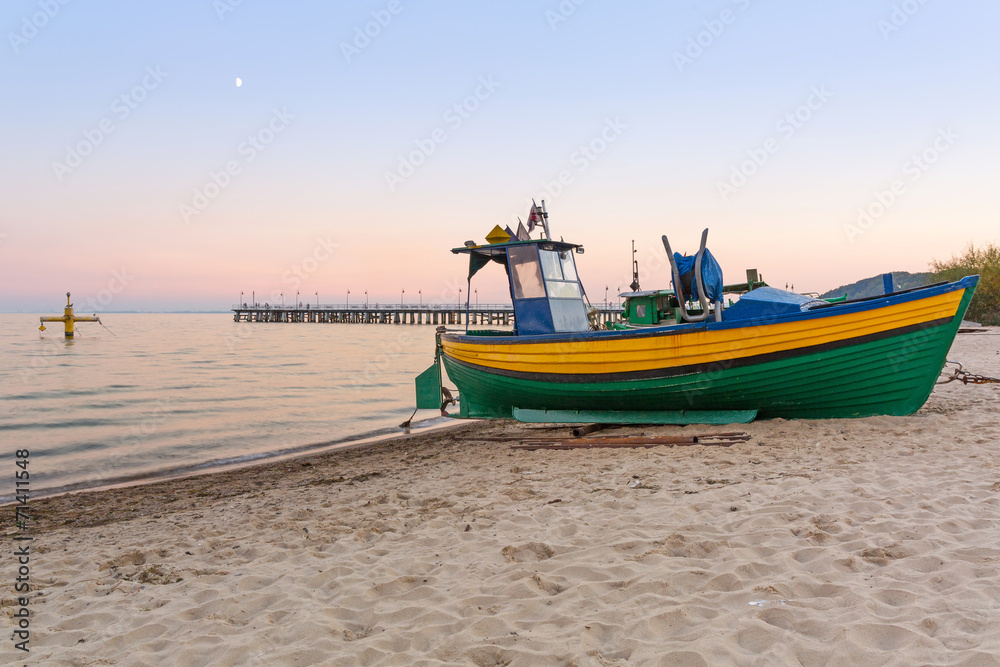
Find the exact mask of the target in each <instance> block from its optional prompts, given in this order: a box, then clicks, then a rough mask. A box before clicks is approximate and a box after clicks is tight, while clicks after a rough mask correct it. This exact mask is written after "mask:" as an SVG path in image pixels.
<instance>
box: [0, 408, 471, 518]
mask: <svg viewBox="0 0 1000 667" xmlns="http://www.w3.org/2000/svg"><path fill="white" fill-rule="evenodd" d="M479 423H480V422H479V421H464V420H455V421H454V422H446V423H443V424H436V425H434V426H431V427H428V428H426V429H423V430H422V431H421V432H419V433H410V434H406V433H400V434H396V435H391V436H375V437H372V438H365V439H362V440H359V441H350V442H346V443H340V444H336V445H331V446H329V447H325V448H322V449H320V450H318V451H314V450H311V449H310V450H309V451H306V452H295V453H289V454H285V455H280V456H279V457H277V458H268V459H267V460H266V461H262V462H257V463H254V462H250V463H242V464H240V463H234V464H232V465H230V466H222V467H219V468H211V469H209V470H205V471H203V472H195V473H191V474H184V475H176V476H166V477H156V478H151V479H148V480H136V481H127V482H121V483H116V484H110V485H105V486H99V487H94V488H88V489H79V490H74V491H63V492H59V493H54V494H51V495H44V496H38V497H32V498H31V499H30V501H29V503H30V506H31V508H32V514H33V515H34V517H35V518H34V519H33V526H32V531H33V532H36V533H38V532H45V531H47V530H52V529H54V528H56V527H64V526H71V527H76V526H91V527H92V526H102V525H105V524H108V523H118V522H121V521H130V520H132V519H137V518H141V517H149V516H157V517H158V516H159V515H162V514H165V513H166V514H169V513H174V512H178V511H183V510H186V509H190V507H191V506H193V505H196V504H199V503H203V502H204V500H200V501H196V502H194V503H185V502H183V500H184V499H181V498H178V499H176V500H165V501H164V499H165V497H164V496H159V495H157V494H159V493H162V492H165V491H168V490H175V491H177V492H180V493H185V492H186V493H188V494H189V495H195V496H196V497H197V498H201V499H206V498H207V499H209V501H213V500H219V499H222V498H228V497H232V496H237V495H241V494H245V493H250V492H251V491H252V490H253V489H260V488H267V489H273V488H277V487H278V486H279V484H286V483H289V482H291V483H294V482H295V479H294V476H293V478H292V479H291V480H289V479H285V478H284V477H285V475H287V474H288V473H289V472H294V471H296V470H302V469H308V468H311V467H314V466H316V467H317V469H318V470H325V469H326V467H334V466H336V465H337V463H339V462H340V456H341V455H344V454H347V453H349V452H356V453H359V454H360V453H361V452H365V453H367V452H378V451H384V450H385V449H387V448H392V446H393V444H394V443H397V442H401V441H405V442H408V443H411V444H413V445H414V446H421V445H423V444H425V442H430V443H435V444H436V443H438V442H439V441H440V440H442V436H441V434H443V433H447V434H449V435H451V434H453V432H455V431H464V430H475V426H476V425H477V424H479ZM347 458H348V459H350V458H352V457H347ZM301 461H306V462H307V463H301ZM344 481H348V482H351V481H354V480H351V479H347V480H344ZM255 484H262V485H264V486H261V487H254V486H253V485H255ZM211 488H215V489H217V491H216V492H215V493H213V492H211V491H209V489H211ZM147 496H149V497H147ZM90 500H99V501H100V502H101V504H102V514H103V516H102V517H100V518H98V519H96V520H92V521H75V520H71V519H67V518H66V516H65V515H69V516H70V517H76V516H78V510H79V508H81V506H89V505H88V501H90ZM161 501H164V502H161ZM175 503H176V504H175ZM168 505H169V508H168V507H167V506H168ZM125 506H127V507H128V509H125ZM16 507H17V504H16V502H14V501H12V502H8V503H5V504H3V505H0V521H3V522H4V525H6V526H13V525H14V523H15V521H14V514H15V508H16ZM14 532H16V531H15V530H13V529H10V528H8V529H6V530H5V532H4V536H5V537H6V536H9V535H12V534H14Z"/></svg>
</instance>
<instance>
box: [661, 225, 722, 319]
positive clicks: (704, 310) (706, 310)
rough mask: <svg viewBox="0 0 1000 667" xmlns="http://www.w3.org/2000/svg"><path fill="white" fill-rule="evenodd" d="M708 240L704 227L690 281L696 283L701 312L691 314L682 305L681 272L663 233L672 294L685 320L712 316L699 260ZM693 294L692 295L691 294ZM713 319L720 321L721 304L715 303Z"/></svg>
mask: <svg viewBox="0 0 1000 667" xmlns="http://www.w3.org/2000/svg"><path fill="white" fill-rule="evenodd" d="M707 242H708V229H705V231H703V232H702V233H701V246H700V247H699V248H698V254H697V255H695V258H694V279H693V280H692V281H691V282H692V284H693V285H697V286H698V288H697V290H696V291H697V293H698V301H699V303H701V314H699V315H691V314H689V313H688V312H687V308H686V307H685V306H684V304H685V303H687V300H688V299H687V297H686V296H685V295H684V287H683V286H682V285H681V272H680V270H679V269H678V268H677V261H676V260H675V259H674V253H673V250H671V249H670V241H668V240H667V235H666V234H664V235H663V247H664V249H666V251H667V259H668V260H669V261H670V275H671V277H672V278H673V281H674V294H676V295H677V303H678V304H679V305H680V308H681V317H682V318H683V319H684V321H685V322H701V321H703V320H707V319H708V318H709V317H711V316H712V309H711V306H710V305H709V302H708V297H707V296H705V288H704V285H702V283H703V282H704V281H703V278H702V276H701V260H702V258H703V257H704V256H705V244H706V243H707ZM692 296H693V295H692ZM715 321H716V322H721V321H722V304H721V303H717V304H715Z"/></svg>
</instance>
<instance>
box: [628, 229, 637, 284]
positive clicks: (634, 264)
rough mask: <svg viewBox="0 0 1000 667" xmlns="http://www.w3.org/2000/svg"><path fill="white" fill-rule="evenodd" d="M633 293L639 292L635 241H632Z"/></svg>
mask: <svg viewBox="0 0 1000 667" xmlns="http://www.w3.org/2000/svg"><path fill="white" fill-rule="evenodd" d="M629 287H631V288H632V291H633V292H638V291H639V260H637V259H636V258H635V239H632V284H631V285H629Z"/></svg>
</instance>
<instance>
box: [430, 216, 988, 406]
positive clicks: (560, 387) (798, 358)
mask: <svg viewBox="0 0 1000 667" xmlns="http://www.w3.org/2000/svg"><path fill="white" fill-rule="evenodd" d="M535 219H537V220H538V222H539V226H540V227H541V232H540V234H539V236H540V238H536V239H532V238H531V237H530V231H531V230H530V229H528V230H525V228H524V226H523V225H519V228H518V231H517V232H516V233H515V232H512V231H511V230H510V229H509V228H508V229H506V230H501V229H499V227H497V228H496V229H494V231H493V232H492V233H491V234H490V235H489V236H488V237H487V241H488V242H487V243H485V244H477V243H475V242H472V241H468V242H466V244H465V246H463V247H460V248H455V249H453V250H452V252H453V253H456V254H465V255H468V256H469V282H470V284H471V281H472V278H473V276H474V275H475V274H476V273H477V272H478V271H479V270H480V269H482V268H484V267H486V266H487V265H489V264H492V263H497V264H500V265H501V266H502V267H503V268H504V270H505V271H506V274H507V277H508V283H509V288H510V295H511V299H512V302H513V306H514V321H515V325H514V328H513V330H512V331H507V330H474V329H468V328H467V329H466V330H465V331H447V330H443V327H439V330H438V333H437V337H436V350H435V358H434V364H433V365H432V366H431V367H430V368H428V369H427V370H426V371H424V372H423V373H422V374H421V375H420V376H419V377H418V378H417V381H416V389H417V406H418V407H419V408H435V409H437V408H441V409H442V412H443V411H444V406H445V404H446V403H448V402H457V403H458V414H457V415H453V416H457V417H462V418H488V419H496V418H501V419H511V418H513V419H517V420H519V421H525V422H559V423H584V422H601V423H643V424H694V423H700V424H705V423H707V424H716V423H745V422H749V421H751V420H753V419H755V418H775V417H782V418H786V419H793V418H796V419H797V418H807V419H823V418H845V417H865V416H871V415H907V414H911V413H913V412H915V411H917V410H918V409H919V408H920V407H921V406H922V405H923V404H924V402H925V401H926V400H927V398H928V396H929V395H930V393H931V391H932V389H933V388H934V383H935V381H936V379H937V378H938V376H939V374H940V372H941V370H942V368H943V366H944V364H945V361H946V354H947V352H948V349H949V348H950V346H951V343H952V341H953V340H954V338H955V335H956V333H957V331H958V328H959V326H960V324H961V322H962V317H963V315H964V314H965V311H966V308H967V307H968V305H969V301H970V300H971V299H972V295H973V292H974V291H975V288H976V284H977V282H978V279H979V277H978V276H969V277H966V278H963V279H962V280H959V281H956V282H947V283H938V284H933V285H927V286H924V287H919V288H916V289H907V290H901V291H895V290H893V289H892V286H891V284H890V283H889V282H887V283H886V290H885V291H886V293H885V294H882V295H880V296H876V297H869V298H864V299H854V300H843V299H841V300H840V301H826V300H823V299H819V298H814V297H812V296H806V295H801V294H797V293H794V292H790V291H787V290H781V289H777V288H774V287H770V286H768V285H767V284H766V283H764V282H763V281H762V280H760V278H759V277H758V276H757V274H756V271H753V270H751V271H748V272H747V274H748V275H747V281H746V282H745V283H741V284H738V285H724V284H722V273H721V269H719V268H718V264H717V263H716V262H715V260H714V258H712V257H711V253H710V251H708V249H707V248H706V242H707V237H708V230H705V231H704V232H703V234H702V239H701V246H700V248H699V250H698V252H697V254H695V255H694V256H693V257H684V256H682V255H680V254H675V253H673V252H672V251H671V248H670V243H669V241H668V239H667V237H666V236H663V238H662V241H663V244H664V248H665V250H666V253H667V257H668V259H669V261H670V266H671V275H672V283H673V285H672V289H668V290H651V291H640V290H639V289H638V288H639V285H638V282H637V280H636V281H634V282H633V285H632V291H631V292H628V293H625V294H623V295H622V296H623V297H624V298H625V301H624V304H623V314H622V319H623V321H622V323H621V324H618V325H615V326H612V327H611V328H605V327H600V328H599V327H597V326H596V324H595V321H594V318H593V317H589V316H588V314H589V313H590V311H592V309H591V308H590V307H589V302H588V300H587V296H586V292H585V291H584V288H583V284H582V283H581V281H580V278H579V274H578V272H577V267H576V260H575V258H576V257H577V256H579V255H582V254H583V252H584V248H583V247H582V246H580V245H578V244H574V243H567V242H564V241H562V240H559V241H555V240H553V239H552V238H551V237H550V235H549V233H548V214H547V213H546V212H545V210H544V202H543V205H542V206H541V207H536V206H534V205H533V206H532V213H531V216H530V217H529V223H530V222H532V221H533V220H535ZM525 231H528V232H529V233H524V232H525ZM725 295H728V296H729V299H730V303H729V304H726V303H725V300H726V296H725ZM732 299H736V300H735V301H732ZM466 321H468V319H467V318H466ZM442 366H443V369H444V371H445V372H446V373H447V376H448V378H450V379H451V381H452V382H453V383H454V384H455V386H456V387H457V389H458V396H457V397H454V396H453V395H452V394H451V392H450V391H449V390H447V389H445V388H444V387H443V384H442Z"/></svg>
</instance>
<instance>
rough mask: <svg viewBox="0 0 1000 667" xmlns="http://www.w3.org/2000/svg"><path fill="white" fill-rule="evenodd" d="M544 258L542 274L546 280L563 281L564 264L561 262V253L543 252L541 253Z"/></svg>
mask: <svg viewBox="0 0 1000 667" xmlns="http://www.w3.org/2000/svg"><path fill="white" fill-rule="evenodd" d="M538 254H539V256H540V257H541V258H542V273H543V274H544V275H545V279H546V280H562V279H563V272H562V264H561V262H560V261H559V253H557V252H556V251H555V250H542V251H540V252H539V253H538Z"/></svg>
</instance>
